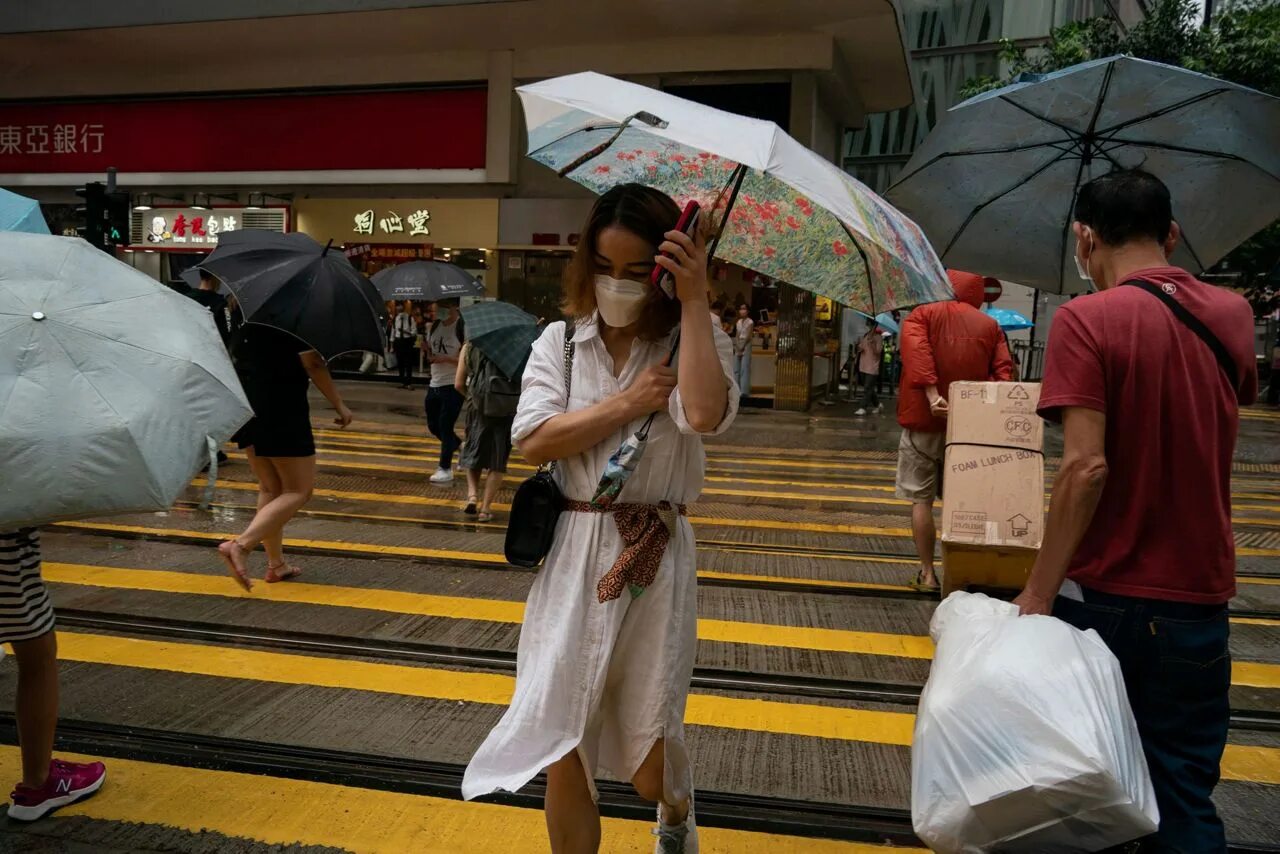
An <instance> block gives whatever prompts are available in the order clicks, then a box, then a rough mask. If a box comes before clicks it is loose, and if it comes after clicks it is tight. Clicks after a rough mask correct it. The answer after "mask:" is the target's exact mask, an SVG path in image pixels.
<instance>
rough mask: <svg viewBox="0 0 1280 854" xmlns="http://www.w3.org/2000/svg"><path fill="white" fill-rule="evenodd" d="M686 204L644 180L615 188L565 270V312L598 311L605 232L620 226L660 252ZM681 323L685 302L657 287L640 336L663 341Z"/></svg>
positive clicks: (599, 204) (590, 217) (597, 208)
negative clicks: (598, 255) (599, 255)
mask: <svg viewBox="0 0 1280 854" xmlns="http://www.w3.org/2000/svg"><path fill="white" fill-rule="evenodd" d="M679 219H680V208H678V207H676V203H675V202H674V201H672V200H671V197H670V196H668V195H667V194H666V193H663V192H661V191H659V190H655V189H653V188H652V187H646V186H644V185H643V184H621V185H619V186H617V187H614V188H613V189H611V190H609V191H608V192H607V193H605V194H604V195H603V196H601V197H600V198H598V199H596V203H595V204H594V205H593V206H592V208H591V213H589V214H587V221H586V224H585V225H583V227H582V236H581V237H580V238H579V240H578V248H577V250H576V251H575V252H574V253H573V259H572V260H571V261H570V262H569V266H568V267H566V268H565V271H564V313H565V314H566V315H567V316H569V317H575V318H582V317H589V316H590V315H591V313H592V312H594V311H595V310H596V285H595V278H596V250H597V248H598V241H599V239H600V232H602V231H604V230H605V229H606V228H609V227H611V226H615V225H616V226H619V227H621V228H625V229H626V230H627V231H630V232H631V233H632V234H634V235H636V236H637V237H639V238H641V239H643V240H645V241H646V242H648V243H649V245H651V246H652V247H653V251H654V253H655V254H656V253H657V251H658V244H660V243H662V241H663V240H665V239H666V238H665V237H664V235H665V234H666V233H667V232H668V231H670V230H671V229H673V228H675V225H676V221H677V220H679ZM679 322H680V301H679V300H674V299H667V296H666V294H664V293H663V292H662V289H661V288H653V290H652V292H651V293H650V294H649V298H648V300H647V301H646V302H645V305H644V311H643V313H642V314H641V315H640V321H639V325H638V329H637V332H636V334H637V335H638V336H639V337H640V338H641V339H643V340H645V341H657V340H659V339H662V338H665V337H666V336H667V334H668V333H669V332H670V331H671V330H672V329H674V328H675V325H676V324H677V323H679Z"/></svg>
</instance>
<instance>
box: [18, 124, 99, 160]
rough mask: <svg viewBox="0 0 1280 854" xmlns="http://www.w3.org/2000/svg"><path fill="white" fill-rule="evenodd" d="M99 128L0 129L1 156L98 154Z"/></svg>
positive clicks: (70, 126)
mask: <svg viewBox="0 0 1280 854" xmlns="http://www.w3.org/2000/svg"><path fill="white" fill-rule="evenodd" d="M104 137H105V134H104V132H103V127H102V125H100V124H86V125H77V124H54V125H48V124H44V125H0V154H48V155H59V154H101V153H102V143H103V139H104Z"/></svg>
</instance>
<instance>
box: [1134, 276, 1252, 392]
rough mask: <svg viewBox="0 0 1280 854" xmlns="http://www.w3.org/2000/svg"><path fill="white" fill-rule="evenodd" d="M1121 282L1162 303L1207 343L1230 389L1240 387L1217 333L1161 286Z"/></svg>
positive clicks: (1146, 282)
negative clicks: (1229, 384) (1139, 289)
mask: <svg viewBox="0 0 1280 854" xmlns="http://www.w3.org/2000/svg"><path fill="white" fill-rule="evenodd" d="M1122 284H1124V285H1132V286H1133V287H1135V288H1141V289H1142V290H1144V291H1146V292H1147V293H1149V294H1151V295H1152V296H1153V297H1155V298H1156V299H1158V300H1160V302H1162V303H1164V304H1165V306H1166V307H1167V308H1168V309H1169V311H1171V312H1173V316H1174V317H1176V318H1177V319H1178V320H1180V321H1181V322H1182V324H1183V325H1184V326H1186V327H1187V328H1188V329H1190V330H1191V331H1192V332H1194V333H1195V334H1196V335H1197V336H1198V337H1199V338H1200V340H1201V341H1203V342H1204V343H1205V344H1208V345H1209V349H1210V350H1212V351H1213V355H1214V356H1215V357H1216V358H1217V360H1218V365H1219V367H1221V368H1222V372H1223V373H1224V374H1226V375H1227V380H1228V381H1229V382H1230V383H1231V390H1232V391H1236V390H1237V389H1239V388H1240V380H1239V373H1238V372H1237V370H1236V362H1235V359H1232V358H1231V353H1230V352H1229V351H1228V350H1227V348H1226V345H1224V344H1223V343H1222V341H1221V340H1220V339H1219V338H1218V336H1217V335H1214V334H1213V330H1211V329H1210V328H1209V327H1207V326H1205V325H1204V323H1203V321H1201V320H1200V318H1198V317H1196V316H1195V315H1194V314H1192V313H1191V311H1190V310H1189V309H1188V308H1187V307H1186V306H1184V305H1183V304H1182V303H1180V302H1178V301H1177V300H1176V299H1174V298H1173V296H1172V295H1171V294H1168V293H1166V292H1165V290H1164V289H1163V288H1159V287H1156V286H1155V285H1153V284H1151V282H1148V281H1146V280H1144V279H1130V280H1129V281H1127V282H1123V283H1122Z"/></svg>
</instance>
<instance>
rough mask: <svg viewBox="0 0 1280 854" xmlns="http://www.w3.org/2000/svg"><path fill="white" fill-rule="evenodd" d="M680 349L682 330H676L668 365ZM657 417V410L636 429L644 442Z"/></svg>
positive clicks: (637, 434) (668, 356)
mask: <svg viewBox="0 0 1280 854" xmlns="http://www.w3.org/2000/svg"><path fill="white" fill-rule="evenodd" d="M679 349H680V331H679V330H676V340H675V343H674V344H672V345H671V352H670V353H669V354H668V355H667V361H666V364H667V365H670V364H671V363H672V362H674V361H675V360H676V351H678V350H679ZM657 417H658V413H656V412H653V413H650V415H649V418H648V419H647V420H646V421H645V422H644V425H643V426H641V427H640V429H639V430H637V431H636V436H638V437H639V438H640V441H642V442H644V441H648V439H649V428H650V427H652V426H653V419H655V418H657Z"/></svg>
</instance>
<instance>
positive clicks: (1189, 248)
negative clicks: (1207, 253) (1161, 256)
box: [1174, 219, 1206, 272]
mask: <svg viewBox="0 0 1280 854" xmlns="http://www.w3.org/2000/svg"><path fill="white" fill-rule="evenodd" d="M1174 221H1175V222H1176V221H1177V220H1176V219H1175V220H1174ZM1182 243H1183V245H1184V246H1186V247H1187V251H1188V252H1190V253H1191V257H1192V258H1193V259H1194V260H1195V262H1196V263H1197V264H1199V265H1200V271H1201V272H1204V270H1205V269H1206V268H1205V263H1204V262H1203V261H1201V260H1200V255H1199V253H1197V252H1196V250H1195V247H1194V246H1192V245H1191V241H1190V240H1188V239H1187V235H1186V234H1185V233H1183V234H1182Z"/></svg>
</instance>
